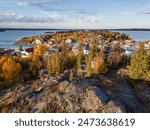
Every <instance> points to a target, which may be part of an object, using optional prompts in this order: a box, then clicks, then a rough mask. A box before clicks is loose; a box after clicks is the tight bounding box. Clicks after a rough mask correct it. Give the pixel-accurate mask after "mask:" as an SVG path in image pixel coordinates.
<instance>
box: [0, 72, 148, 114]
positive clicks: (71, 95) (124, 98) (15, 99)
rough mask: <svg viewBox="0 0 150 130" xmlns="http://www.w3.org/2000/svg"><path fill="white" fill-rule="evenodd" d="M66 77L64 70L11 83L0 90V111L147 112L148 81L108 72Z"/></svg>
mask: <svg viewBox="0 0 150 130" xmlns="http://www.w3.org/2000/svg"><path fill="white" fill-rule="evenodd" d="M113 73H114V72H113ZM68 78H69V75H68V72H65V73H64V74H61V75H57V76H54V77H49V76H48V75H45V77H43V78H40V79H37V80H35V81H28V82H26V83H24V84H17V85H14V86H11V87H9V88H8V89H5V90H3V91H1V92H0V108H1V111H2V112H46V113H47V112H63V113H64V112H67V113H68V112H69V113H70V112H71V113H72V112H77V113H78V112H100V113H101V112H113V113H115V112H117V113H118V112H150V111H149V107H150V87H149V85H150V84H149V83H148V82H136V83H135V82H131V81H128V80H127V79H125V78H123V77H121V76H119V75H112V74H110V73H109V74H106V75H101V76H93V77H91V78H80V79H79V78H76V79H74V80H73V81H69V80H68ZM133 84H134V85H133ZM135 86H136V89H135V88H134V87H135Z"/></svg>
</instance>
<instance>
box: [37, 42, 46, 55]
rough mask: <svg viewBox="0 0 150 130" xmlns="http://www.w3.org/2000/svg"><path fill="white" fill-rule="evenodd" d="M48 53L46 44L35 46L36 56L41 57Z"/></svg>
mask: <svg viewBox="0 0 150 130" xmlns="http://www.w3.org/2000/svg"><path fill="white" fill-rule="evenodd" d="M45 52H46V45H45V44H36V45H35V46H34V54H35V55H39V56H41V55H42V54H44V53H45Z"/></svg>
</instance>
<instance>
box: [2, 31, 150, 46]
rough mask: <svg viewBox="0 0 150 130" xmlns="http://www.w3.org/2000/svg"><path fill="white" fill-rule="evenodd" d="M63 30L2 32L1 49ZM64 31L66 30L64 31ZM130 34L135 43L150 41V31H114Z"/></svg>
mask: <svg viewBox="0 0 150 130" xmlns="http://www.w3.org/2000/svg"><path fill="white" fill-rule="evenodd" d="M57 31H62V30H7V31H5V32H0V48H12V47H14V48H15V47H16V46H19V45H16V44H15V41H16V40H17V39H20V38H23V37H28V36H36V35H40V34H44V33H45V32H57ZM63 31H64V30H63ZM113 32H120V33H125V34H130V35H132V37H133V40H135V41H144V40H150V31H113Z"/></svg>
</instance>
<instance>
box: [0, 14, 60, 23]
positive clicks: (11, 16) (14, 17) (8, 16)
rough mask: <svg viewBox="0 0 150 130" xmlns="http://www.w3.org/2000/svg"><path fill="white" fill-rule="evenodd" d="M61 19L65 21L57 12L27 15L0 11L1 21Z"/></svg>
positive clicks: (55, 20)
mask: <svg viewBox="0 0 150 130" xmlns="http://www.w3.org/2000/svg"><path fill="white" fill-rule="evenodd" d="M59 21H63V19H62V17H61V16H60V15H58V14H55V13H52V14H51V15H49V16H36V15H30V16H29V15H28V16H27V15H20V14H16V13H15V12H14V11H0V22H26V23H52V22H59Z"/></svg>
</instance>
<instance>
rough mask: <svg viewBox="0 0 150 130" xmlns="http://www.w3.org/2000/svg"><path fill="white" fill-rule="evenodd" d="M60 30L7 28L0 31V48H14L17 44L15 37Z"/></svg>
mask: <svg viewBox="0 0 150 130" xmlns="http://www.w3.org/2000/svg"><path fill="white" fill-rule="evenodd" d="M56 31H62V30H7V31H5V32H0V48H13V47H14V48H15V47H17V46H19V45H17V44H15V41H16V40H17V39H20V38H23V37H30V36H37V35H40V34H44V33H45V32H56Z"/></svg>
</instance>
